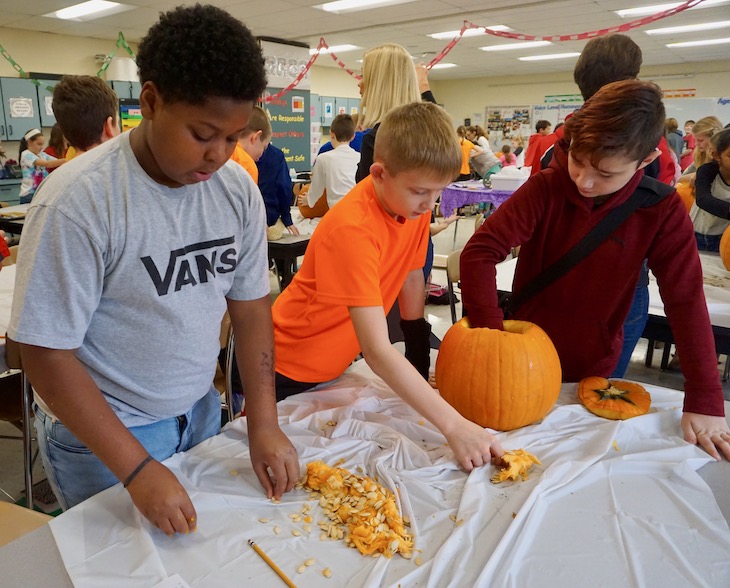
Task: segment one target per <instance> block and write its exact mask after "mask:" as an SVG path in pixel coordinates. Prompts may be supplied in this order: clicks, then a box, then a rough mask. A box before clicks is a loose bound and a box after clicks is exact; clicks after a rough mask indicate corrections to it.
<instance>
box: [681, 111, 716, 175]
mask: <svg viewBox="0 0 730 588" xmlns="http://www.w3.org/2000/svg"><path fill="white" fill-rule="evenodd" d="M721 130H722V122H721V121H720V119H719V118H717V117H716V116H705V117H703V118H701V119H700V120H698V121H697V122H696V123H695V124H694V126H693V127H692V135H693V136H694V139H695V150H694V154H693V163H692V165H690V166H689V167H688V168H687V169H686V170H684V173H683V174H682V177H681V178H679V182H680V183H686V184H689V185H690V186H692V187H693V188H694V185H695V178H696V177H697V173H696V172H697V170H698V169H699V167H700V166H701V165H704V164H705V163H709V162H711V161H712V153H711V145H710V139H712V136H713V135H714V134H715V133H719V132H720V131H721Z"/></svg>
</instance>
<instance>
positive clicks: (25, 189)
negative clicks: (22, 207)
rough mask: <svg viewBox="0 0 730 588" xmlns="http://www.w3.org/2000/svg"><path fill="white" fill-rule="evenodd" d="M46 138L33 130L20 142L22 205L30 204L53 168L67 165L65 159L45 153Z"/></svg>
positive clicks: (36, 130)
mask: <svg viewBox="0 0 730 588" xmlns="http://www.w3.org/2000/svg"><path fill="white" fill-rule="evenodd" d="M45 144H46V138H45V137H44V136H43V133H41V132H40V131H39V130H38V129H31V130H30V131H28V132H27V133H26V134H25V135H23V138H22V139H21V140H20V149H19V152H18V161H20V169H21V171H22V174H23V180H22V181H21V183H20V203H21V204H28V203H29V202H30V201H31V200H32V199H33V195H34V194H35V191H36V190H37V189H38V186H40V184H41V182H42V181H43V180H44V179H46V178H47V177H48V173H49V171H50V170H52V169H53V168H56V167H58V166H59V165H63V164H64V163H66V160H65V159H63V158H62V159H56V158H55V157H52V156H50V155H48V153H46V152H44V151H43V147H44V146H45Z"/></svg>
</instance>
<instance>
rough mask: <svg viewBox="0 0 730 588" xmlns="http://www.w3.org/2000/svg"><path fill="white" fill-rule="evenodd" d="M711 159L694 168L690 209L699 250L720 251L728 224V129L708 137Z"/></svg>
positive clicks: (729, 162)
mask: <svg viewBox="0 0 730 588" xmlns="http://www.w3.org/2000/svg"><path fill="white" fill-rule="evenodd" d="M711 149H712V157H713V161H710V162H708V163H705V164H704V165H702V166H700V168H699V169H698V170H697V180H696V182H695V187H696V198H695V202H694V204H693V205H692V208H691V209H690V211H689V217H690V218H691V219H692V224H693V225H694V228H695V237H696V238H697V248H698V249H699V250H700V251H720V239H721V238H722V235H723V233H724V232H725V230H726V229H727V228H728V227H729V226H730V129H725V130H724V131H720V132H719V133H715V135H713V137H712V139H711Z"/></svg>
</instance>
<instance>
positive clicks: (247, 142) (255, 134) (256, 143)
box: [231, 106, 271, 184]
mask: <svg viewBox="0 0 730 588" xmlns="http://www.w3.org/2000/svg"><path fill="white" fill-rule="evenodd" d="M270 141H271V123H270V122H269V117H268V116H266V111H265V110H264V109H263V108H261V107H260V106H254V107H253V111H252V112H251V117H250V118H249V119H248V125H246V128H245V129H244V131H243V133H242V134H241V138H240V139H239V140H238V143H236V148H235V149H234V151H233V155H231V159H232V160H233V161H235V162H236V163H238V164H240V165H242V166H243V169H245V170H246V171H247V172H248V173H249V174H250V175H251V177H252V178H253V181H254V182H256V183H257V184H258V183H259V169H258V168H257V167H256V162H257V161H258V160H259V159H260V158H261V156H262V155H263V154H264V151H266V148H267V147H268V146H269V142H270Z"/></svg>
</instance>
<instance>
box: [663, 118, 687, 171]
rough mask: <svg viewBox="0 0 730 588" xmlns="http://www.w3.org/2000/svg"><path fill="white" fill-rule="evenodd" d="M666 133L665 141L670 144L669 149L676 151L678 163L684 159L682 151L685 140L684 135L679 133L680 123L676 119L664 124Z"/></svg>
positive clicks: (670, 119)
mask: <svg viewBox="0 0 730 588" xmlns="http://www.w3.org/2000/svg"><path fill="white" fill-rule="evenodd" d="M664 131H665V133H666V135H665V139H666V140H667V143H668V144H669V147H670V148H671V149H672V151H674V154H675V155H676V156H677V161H678V162H679V159H680V158H681V157H682V149H683V147H684V138H683V137H682V133H680V132H679V123H678V122H677V119H676V118H671V117H670V118H668V119H667V120H666V122H665V124H664Z"/></svg>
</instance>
